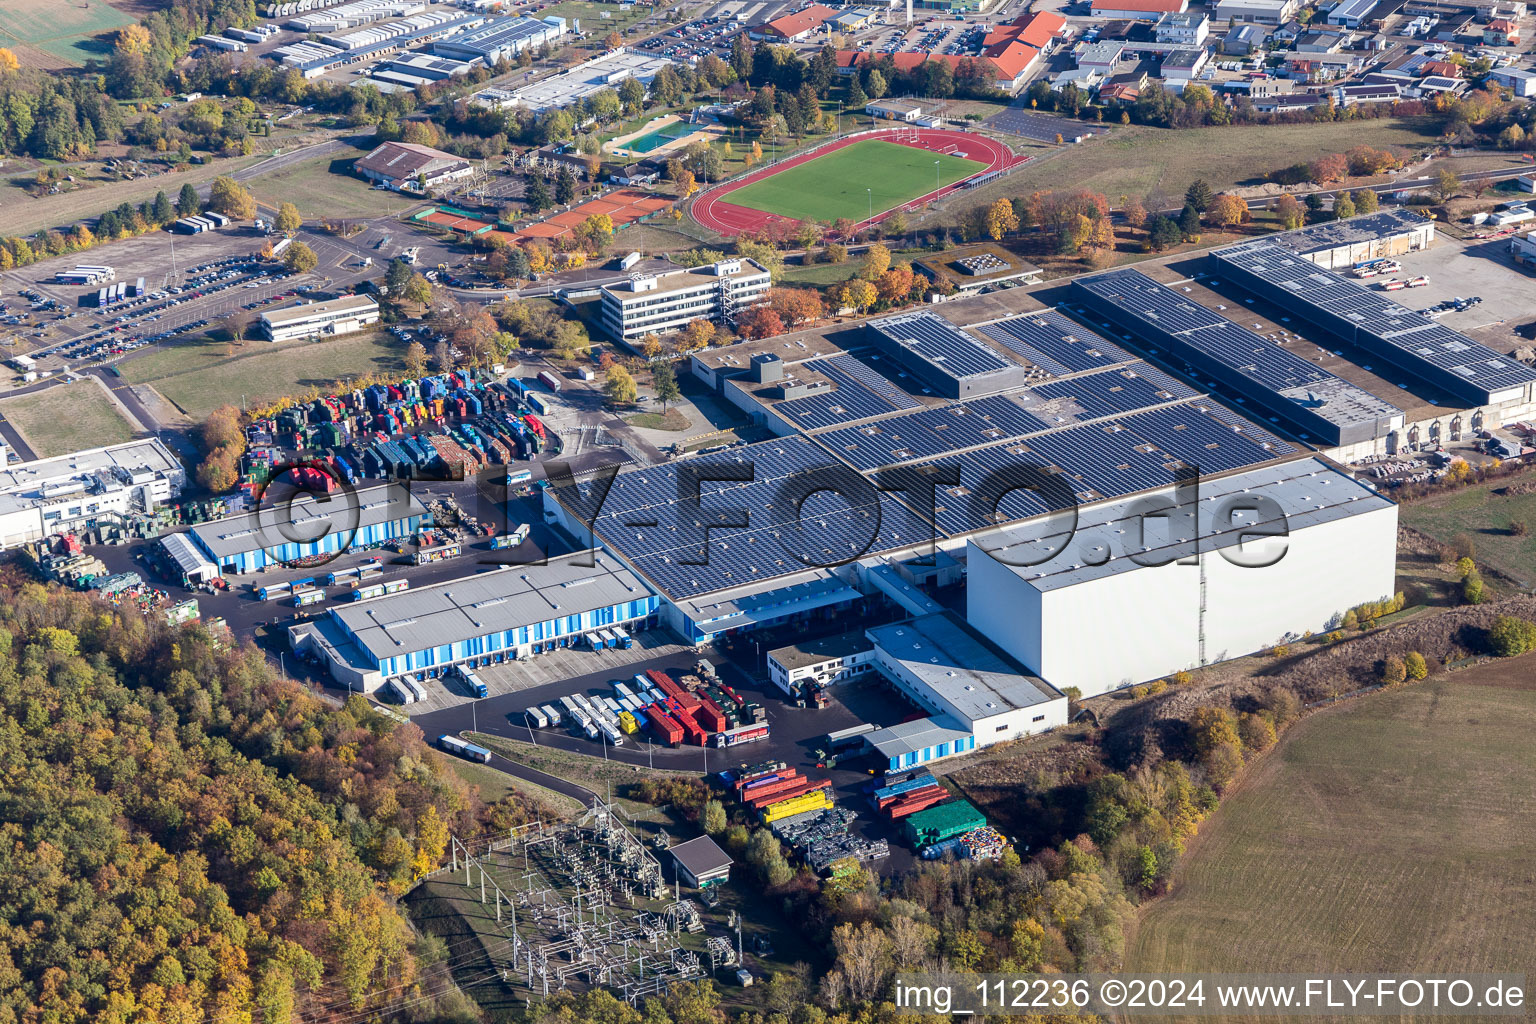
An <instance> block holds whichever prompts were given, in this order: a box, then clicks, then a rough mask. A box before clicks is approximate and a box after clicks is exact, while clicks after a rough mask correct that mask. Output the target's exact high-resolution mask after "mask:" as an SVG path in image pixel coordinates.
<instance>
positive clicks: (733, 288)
mask: <svg viewBox="0 0 1536 1024" xmlns="http://www.w3.org/2000/svg"><path fill="white" fill-rule="evenodd" d="M768 285H769V275H768V271H767V270H765V269H764V268H763V267H762V266H761V265H759V264H758V263H757V262H756V261H755V260H750V259H731V260H721V261H720V262H719V263H716V264H713V265H712V266H708V267H698V268H695V269H692V270H674V271H670V272H668V273H665V274H638V275H636V276H634V277H632V278H631V279H630V280H629V281H628V282H626V283H625V284H623V285H619V286H605V287H604V288H603V289H602V307H601V312H600V317H599V318H600V321H601V323H602V326H603V329H604V330H605V331H607V332H608V334H609V335H610V336H611V337H613V338H616V339H618V340H619V341H622V342H624V343H625V344H627V345H634V344H635V343H636V342H637V341H638V340H639V339H640V338H642V337H644V336H645V335H647V334H665V333H667V332H668V331H675V330H679V329H680V328H682V327H685V326H687V324H688V322H689V321H690V320H697V319H699V318H701V317H702V318H704V319H706V320H719V319H721V318H726V319H729V318H731V317H733V316H735V314H736V313H737V312H739V311H741V310H743V309H746V308H747V307H748V306H752V305H756V304H757V303H758V302H761V301H762V299H763V296H764V295H765V294H766V293H767V291H768Z"/></svg>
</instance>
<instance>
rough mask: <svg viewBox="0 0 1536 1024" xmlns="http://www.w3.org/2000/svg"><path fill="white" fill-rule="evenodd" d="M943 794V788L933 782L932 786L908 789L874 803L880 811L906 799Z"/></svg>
mask: <svg viewBox="0 0 1536 1024" xmlns="http://www.w3.org/2000/svg"><path fill="white" fill-rule="evenodd" d="M943 792H945V789H944V787H943V786H941V785H939V784H938V783H937V782H935V783H934V784H933V785H931V786H923V787H922V788H921V789H909V790H907V791H906V792H905V793H896V794H893V795H891V796H887V797H881V798H880V799H879V800H876V801H875V803H876V804H877V805H878V806H879V807H880V809H881V810H884V809H885V808H887V807H890V806H891V805H892V804H899V803H901V802H902V801H903V800H906V799H907V798H908V797H912V798H914V799H915V798H917V797H921V796H932V795H933V794H934V793H943Z"/></svg>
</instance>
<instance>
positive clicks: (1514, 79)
mask: <svg viewBox="0 0 1536 1024" xmlns="http://www.w3.org/2000/svg"><path fill="white" fill-rule="evenodd" d="M1488 80H1489V81H1491V82H1493V83H1494V84H1496V85H1502V86H1503V87H1504V88H1506V89H1508V90H1510V92H1512V93H1514V95H1515V98H1516V99H1527V98H1529V97H1531V96H1536V71H1527V70H1526V69H1524V68H1498V69H1496V70H1493V71H1490V72H1488Z"/></svg>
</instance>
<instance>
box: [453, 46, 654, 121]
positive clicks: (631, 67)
mask: <svg viewBox="0 0 1536 1024" xmlns="http://www.w3.org/2000/svg"><path fill="white" fill-rule="evenodd" d="M671 63H672V62H671V61H670V60H668V59H666V58H665V57H653V56H650V55H649V54H645V53H639V52H635V51H630V50H625V49H623V48H620V49H617V50H614V51H613V52H612V53H605V54H603V55H602V56H601V57H594V58H592V59H591V60H589V61H585V62H583V63H581V64H578V65H576V66H575V67H573V68H570V69H568V70H565V71H562V72H560V74H558V75H552V76H550V77H549V78H545V79H542V80H540V81H537V82H534V83H532V84H530V85H525V86H523V87H521V88H519V89H513V90H512V91H511V92H504V91H502V90H493V89H487V90H484V92H483V93H478V94H476V97H475V98H474V102H477V103H481V104H482V105H485V106H496V107H509V106H517V107H527V108H528V109H529V110H531V111H533V112H534V113H536V114H537V113H542V112H543V111H546V110H555V109H557V108H559V107H568V106H570V105H571V104H573V103H580V102H581V101H582V100H584V99H586V98H587V97H588V96H590V95H592V94H593V93H595V92H598V91H599V90H602V89H607V88H613V87H617V86H618V84H619V83H620V82H622V81H624V79H626V78H633V79H635V80H636V81H637V82H639V83H640V84H641V85H644V86H647V87H648V86H649V85H650V84H651V82H652V80H654V79H655V77H656V75H657V74H658V73H659V72H660V71H661V69H662V68H664V67H666V66H667V65H669V64H671Z"/></svg>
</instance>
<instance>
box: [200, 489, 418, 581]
mask: <svg viewBox="0 0 1536 1024" xmlns="http://www.w3.org/2000/svg"><path fill="white" fill-rule="evenodd" d="M425 513H426V509H425V508H424V507H423V506H422V504H421V502H420V501H418V500H417V499H416V497H415V495H413V494H411V492H410V490H409V489H408V488H406V487H402V486H400V485H399V484H384V485H381V486H379V487H368V488H363V489H360V490H358V491H356V492H354V493H351V494H337V495H333V496H324V495H322V496H319V497H315V496H310V495H307V494H306V495H303V496H301V497H298V498H297V499H295V500H292V501H288V500H276V499H275V496H274V499H273V500H270V501H264V502H263V505H262V507H261V508H260V509H258V510H256V511H254V512H246V513H243V514H241V515H237V516H229V517H226V518H224V519H217V520H214V521H213V522H208V523H201V524H199V525H197V526H194V527H192V529H191V530H190V531H188V533H187V536H188V537H190V538H191V539H192V543H193V544H195V545H196V546H197V549H198V550H199V551H201V552H202V553H203V554H204V555H205V556H207V558H208V559H209V560H210V561H211V562H213V564H215V565H217V566H218V567H219V568H220V570H221V571H223V572H236V573H247V572H255V571H257V570H258V569H264V568H266V567H267V566H270V565H281V564H283V563H284V562H292V561H294V560H295V559H299V558H308V557H311V556H313V555H324V554H336V553H338V552H341V551H346V550H354V551H355V550H358V549H360V548H366V547H371V546H373V545H375V544H382V543H384V542H385V541H389V540H401V539H405V538H408V537H410V536H411V535H412V534H414V533H415V532H416V530H417V527H419V526H420V525H421V517H422V515H424V514H425Z"/></svg>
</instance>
